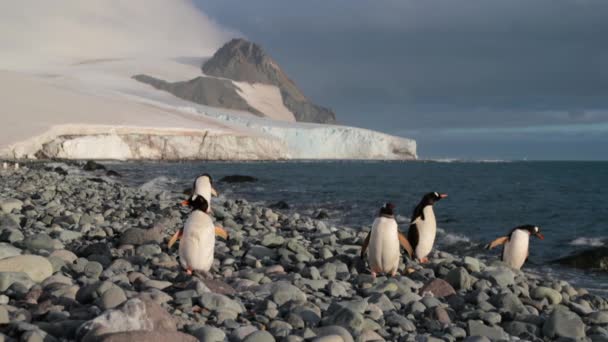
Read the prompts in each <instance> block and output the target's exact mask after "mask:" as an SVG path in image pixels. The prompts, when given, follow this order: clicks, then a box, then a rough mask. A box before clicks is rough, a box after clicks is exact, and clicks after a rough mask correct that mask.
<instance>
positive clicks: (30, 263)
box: [0, 255, 53, 283]
mask: <svg viewBox="0 0 608 342" xmlns="http://www.w3.org/2000/svg"><path fill="white" fill-rule="evenodd" d="M0 272H24V273H26V274H27V275H28V276H29V277H30V279H31V280H33V281H34V282H37V283H39V282H42V281H43V280H44V279H46V278H48V277H50V276H52V275H53V265H52V264H51V263H50V262H49V261H48V260H47V259H46V258H43V257H41V256H38V255H17V256H14V257H10V258H6V259H2V260H0Z"/></svg>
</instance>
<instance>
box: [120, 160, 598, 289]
mask: <svg viewBox="0 0 608 342" xmlns="http://www.w3.org/2000/svg"><path fill="white" fill-rule="evenodd" d="M108 166H109V167H110V168H112V169H114V170H116V171H118V172H120V173H121V174H123V176H124V177H125V181H126V182H128V183H130V184H132V185H135V186H141V187H142V188H144V189H145V188H149V189H167V190H175V191H182V190H183V189H185V188H187V187H190V186H191V184H192V180H193V179H194V177H195V176H196V175H198V174H200V173H203V172H208V173H210V174H211V175H212V176H213V177H214V180H215V187H216V189H217V190H218V191H219V192H220V195H221V196H226V197H230V198H245V199H247V200H248V201H250V202H256V203H259V204H264V205H270V204H272V203H275V202H277V201H281V200H282V201H285V202H287V203H288V204H289V205H290V206H291V209H289V210H287V211H298V212H303V213H308V214H311V215H312V214H315V213H317V212H318V211H319V210H324V211H326V212H327V213H328V214H329V217H330V218H329V221H330V222H331V223H332V224H334V225H335V226H337V227H340V226H348V227H352V228H356V229H361V228H363V227H369V226H370V225H371V223H372V221H373V219H374V216H375V214H376V213H377V211H378V209H379V208H380V206H382V205H383V203H385V202H389V201H390V202H392V203H394V204H395V205H396V207H397V208H396V210H397V213H398V221H400V222H401V224H400V228H401V229H402V230H403V231H404V232H406V231H407V228H408V221H407V220H408V218H409V216H410V215H411V212H412V210H413V208H414V207H415V206H416V204H417V203H418V202H419V201H420V199H421V197H422V196H423V195H424V194H425V193H427V192H432V191H437V192H442V193H448V195H449V196H448V198H446V199H444V200H442V201H440V202H439V203H438V204H436V205H435V214H436V216H437V220H438V226H439V228H440V233H439V236H438V241H437V244H438V248H439V249H441V250H446V251H449V252H451V253H457V254H466V255H477V256H478V255H484V256H490V257H498V255H499V250H500V248H498V249H497V250H495V251H490V252H488V251H485V250H483V248H482V246H483V245H484V244H485V243H487V242H489V241H491V240H493V239H494V238H496V237H499V236H502V235H504V234H506V233H508V232H509V230H510V229H511V228H513V227H515V226H518V225H521V224H533V225H538V226H539V227H541V231H542V232H543V233H544V235H545V240H543V241H540V240H538V239H535V238H532V239H531V251H530V259H529V261H528V264H527V265H526V266H524V267H525V268H526V269H527V270H529V271H531V272H538V273H544V274H554V275H555V276H556V277H559V278H561V279H564V280H568V281H571V282H573V283H575V284H577V285H580V286H584V287H586V288H589V289H591V290H593V291H596V292H601V293H603V294H608V274H607V273H592V272H584V271H580V270H575V269H568V268H563V267H561V266H557V265H555V264H554V263H551V261H552V260H555V259H557V258H559V257H562V256H566V255H569V254H571V253H573V252H575V251H578V250H583V249H586V248H589V247H591V246H602V245H604V244H608V223H607V222H608V162H502V161H488V162H459V161H444V162H437V161H415V162H360V161H332V162H316V161H315V162H184V163H164V162H129V163H108ZM232 174H242V175H250V176H254V177H256V178H258V181H257V182H255V183H240V184H226V183H222V182H219V179H220V178H221V177H223V176H226V175H232Z"/></svg>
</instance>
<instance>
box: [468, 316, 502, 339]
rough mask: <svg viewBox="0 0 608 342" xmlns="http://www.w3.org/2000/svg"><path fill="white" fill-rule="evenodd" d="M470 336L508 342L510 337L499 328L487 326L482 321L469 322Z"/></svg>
mask: <svg viewBox="0 0 608 342" xmlns="http://www.w3.org/2000/svg"><path fill="white" fill-rule="evenodd" d="M467 328H468V331H469V336H486V337H488V338H490V339H491V340H506V339H507V338H508V335H507V334H506V333H505V331H504V330H503V329H502V328H501V327H498V326H487V325H485V324H483V323H482V322H481V321H476V320H469V321H468V322H467Z"/></svg>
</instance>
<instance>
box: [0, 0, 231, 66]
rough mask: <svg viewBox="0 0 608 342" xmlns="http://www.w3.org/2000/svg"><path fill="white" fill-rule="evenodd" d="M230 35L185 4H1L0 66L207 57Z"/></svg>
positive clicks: (30, 0) (78, 0)
mask: <svg viewBox="0 0 608 342" xmlns="http://www.w3.org/2000/svg"><path fill="white" fill-rule="evenodd" d="M230 35H231V34H230V33H229V32H227V31H226V30H225V29H223V28H221V27H220V26H219V25H217V24H216V23H215V22H214V21H213V20H211V19H210V18H209V17H207V16H206V15H205V14H204V13H203V12H202V11H200V10H199V9H197V8H196V7H195V6H194V4H193V3H192V2H191V1H190V0H171V1H169V0H86V1H82V0H53V1H46V0H19V1H10V0H6V1H1V2H0V67H4V68H10V67H11V66H20V65H21V66H23V65H26V64H31V65H37V64H40V63H45V62H51V63H52V62H57V61H72V62H74V61H79V60H86V59H102V58H132V57H164V56H171V57H175V56H201V55H209V54H211V53H213V52H214V50H215V49H216V48H217V47H218V46H220V45H221V44H222V43H223V42H224V41H225V40H226V39H227V38H228V37H229V36H230Z"/></svg>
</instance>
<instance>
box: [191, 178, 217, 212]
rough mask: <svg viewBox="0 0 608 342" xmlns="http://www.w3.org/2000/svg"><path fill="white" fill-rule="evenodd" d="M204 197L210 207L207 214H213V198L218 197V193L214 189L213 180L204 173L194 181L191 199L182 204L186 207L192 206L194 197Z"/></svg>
mask: <svg viewBox="0 0 608 342" xmlns="http://www.w3.org/2000/svg"><path fill="white" fill-rule="evenodd" d="M197 195H198V196H202V197H204V198H205V199H206V200H207V203H208V204H209V207H208V209H207V213H210V212H211V196H216V197H217V191H215V189H214V188H213V178H211V175H209V174H208V173H204V174H202V175H200V176H198V177H196V179H195V180H194V183H193V184H192V195H191V196H190V198H188V199H187V200H185V201H183V202H182V205H184V206H191V202H192V199H193V197H194V196H197Z"/></svg>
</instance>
